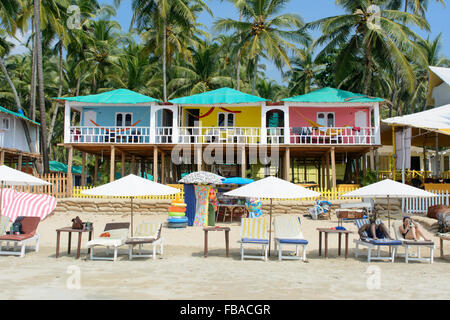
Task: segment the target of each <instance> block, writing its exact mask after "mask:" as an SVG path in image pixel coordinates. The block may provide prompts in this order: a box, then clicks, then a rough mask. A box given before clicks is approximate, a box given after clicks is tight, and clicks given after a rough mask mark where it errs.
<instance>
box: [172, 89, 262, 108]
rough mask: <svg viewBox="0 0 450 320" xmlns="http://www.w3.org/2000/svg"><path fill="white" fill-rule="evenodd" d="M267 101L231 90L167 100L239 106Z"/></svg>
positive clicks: (193, 103)
mask: <svg viewBox="0 0 450 320" xmlns="http://www.w3.org/2000/svg"><path fill="white" fill-rule="evenodd" d="M264 101H269V100H267V99H263V98H261V97H258V96H254V95H251V94H248V93H244V92H241V91H237V90H234V89H231V88H220V89H217V90H212V91H208V92H203V93H199V94H194V95H192V96H189V97H182V98H177V99H172V100H169V102H171V103H174V104H188V105H195V104H207V105H211V104H239V103H257V102H264Z"/></svg>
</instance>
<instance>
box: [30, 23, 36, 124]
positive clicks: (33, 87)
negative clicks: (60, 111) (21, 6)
mask: <svg viewBox="0 0 450 320" xmlns="http://www.w3.org/2000/svg"><path fill="white" fill-rule="evenodd" d="M32 32H33V37H32V48H33V51H32V61H33V62H32V64H31V89H30V113H29V116H30V119H31V120H33V121H35V120H36V50H35V46H36V35H35V34H34V33H35V32H36V31H35V26H34V19H32Z"/></svg>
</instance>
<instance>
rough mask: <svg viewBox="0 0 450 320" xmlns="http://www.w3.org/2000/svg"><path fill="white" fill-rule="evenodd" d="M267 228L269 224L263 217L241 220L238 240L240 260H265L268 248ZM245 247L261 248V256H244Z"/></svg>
mask: <svg viewBox="0 0 450 320" xmlns="http://www.w3.org/2000/svg"><path fill="white" fill-rule="evenodd" d="M268 227H269V223H268V221H267V219H266V218H265V217H261V218H242V220H241V240H240V243H241V260H244V258H249V259H262V260H264V261H266V260H267V250H268V246H269V235H268V232H267V229H268ZM246 245H253V246H254V245H256V246H261V255H258V256H254V255H245V254H244V247H245V246H246Z"/></svg>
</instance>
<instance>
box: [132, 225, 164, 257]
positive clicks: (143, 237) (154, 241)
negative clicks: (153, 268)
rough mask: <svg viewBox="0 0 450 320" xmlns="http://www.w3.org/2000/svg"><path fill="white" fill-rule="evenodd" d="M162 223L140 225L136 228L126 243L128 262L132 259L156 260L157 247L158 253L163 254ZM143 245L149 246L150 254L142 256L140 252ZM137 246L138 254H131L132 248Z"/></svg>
mask: <svg viewBox="0 0 450 320" xmlns="http://www.w3.org/2000/svg"><path fill="white" fill-rule="evenodd" d="M161 232H162V223H145V222H144V223H142V224H141V225H139V226H138V227H137V228H136V231H135V233H134V236H133V237H132V238H129V239H128V240H127V241H126V244H127V245H128V246H129V257H130V260H132V259H133V258H153V260H155V259H156V254H157V247H158V245H159V253H160V254H163V250H164V247H163V246H164V241H163V238H162V237H161ZM145 244H151V245H152V246H153V251H152V253H151V254H144V253H143V252H142V246H143V245H145ZM136 245H137V246H138V253H134V252H133V248H134V247H135V246H136Z"/></svg>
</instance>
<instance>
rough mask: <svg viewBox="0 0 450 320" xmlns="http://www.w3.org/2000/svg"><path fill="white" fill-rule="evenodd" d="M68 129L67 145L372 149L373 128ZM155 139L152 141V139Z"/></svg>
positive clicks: (373, 140)
mask: <svg viewBox="0 0 450 320" xmlns="http://www.w3.org/2000/svg"><path fill="white" fill-rule="evenodd" d="M286 131H287V130H286V129H285V128H257V127H178V128H174V127H156V128H154V129H152V128H150V127H82V126H74V127H70V143H74V144H78V143H79V144H83V143H87V144H88V143H92V144H109V143H113V144H213V143H217V144H247V145H254V144H269V145H279V144H291V145H372V144H375V129H374V128H352V127H339V128H338V127H333V128H315V127H293V128H289V134H288V135H287V134H286ZM153 136H154V137H153Z"/></svg>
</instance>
